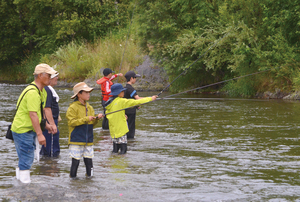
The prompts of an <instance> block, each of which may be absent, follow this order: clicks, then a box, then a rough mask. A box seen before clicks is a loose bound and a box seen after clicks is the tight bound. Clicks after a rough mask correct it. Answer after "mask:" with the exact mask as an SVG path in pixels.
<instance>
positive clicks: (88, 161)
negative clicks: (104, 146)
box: [83, 158, 94, 177]
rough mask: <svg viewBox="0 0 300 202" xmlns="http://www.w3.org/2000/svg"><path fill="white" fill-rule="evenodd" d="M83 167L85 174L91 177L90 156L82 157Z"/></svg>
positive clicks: (91, 161)
mask: <svg viewBox="0 0 300 202" xmlns="http://www.w3.org/2000/svg"><path fill="white" fill-rule="evenodd" d="M83 160H84V164H85V168H86V176H87V177H93V175H94V173H93V160H92V159H91V158H83Z"/></svg>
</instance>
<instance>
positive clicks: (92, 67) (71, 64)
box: [41, 34, 143, 81]
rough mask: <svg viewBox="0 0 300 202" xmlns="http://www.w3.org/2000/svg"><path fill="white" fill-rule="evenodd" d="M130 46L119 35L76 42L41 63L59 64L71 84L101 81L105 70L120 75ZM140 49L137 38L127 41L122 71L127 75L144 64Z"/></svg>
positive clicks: (46, 57) (63, 76)
mask: <svg viewBox="0 0 300 202" xmlns="http://www.w3.org/2000/svg"><path fill="white" fill-rule="evenodd" d="M125 43H126V39H125V38H119V36H118V35H117V34H114V35H110V36H109V37H106V38H103V39H99V40H97V41H96V42H95V43H93V44H90V43H87V42H77V43H75V42H72V43H70V44H68V45H65V46H62V47H60V48H59V49H58V50H57V51H56V52H55V53H54V54H51V55H44V57H42V59H41V62H45V63H48V64H50V65H51V66H54V65H57V71H59V72H60V78H61V79H67V80H68V81H82V80H84V79H85V78H87V77H89V78H94V77H95V78H94V79H95V80H96V79H99V77H102V71H101V70H103V69H104V68H111V69H112V70H114V71H115V72H119V70H120V63H121V58H122V54H123V52H124V46H125ZM142 57H143V55H141V51H140V49H139V48H138V47H137V45H136V44H135V43H134V41H133V39H131V38H130V39H129V40H128V41H127V46H126V50H125V53H124V59H123V62H122V67H121V72H122V73H123V74H125V73H126V72H127V71H128V70H129V69H132V68H133V67H134V66H137V65H138V64H139V63H140V62H141V61H142Z"/></svg>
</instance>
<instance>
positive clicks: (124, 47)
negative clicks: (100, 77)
mask: <svg viewBox="0 0 300 202" xmlns="http://www.w3.org/2000/svg"><path fill="white" fill-rule="evenodd" d="M135 7H136V3H135V4H134V8H133V11H132V16H131V20H130V25H129V29H128V33H127V37H126V42H125V47H124V51H123V56H122V60H121V63H120V69H119V72H121V69H122V63H123V59H124V54H125V50H126V46H127V41H128V38H129V34H130V27H131V24H132V19H133V15H134V11H135ZM117 82H119V77H117Z"/></svg>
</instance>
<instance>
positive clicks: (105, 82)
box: [97, 68, 123, 129]
mask: <svg viewBox="0 0 300 202" xmlns="http://www.w3.org/2000/svg"><path fill="white" fill-rule="evenodd" d="M112 73H114V72H113V71H112V70H111V69H109V68H105V69H104V70H103V76H104V77H102V78H101V79H99V80H97V84H99V85H101V92H102V107H103V109H104V113H105V107H104V105H105V102H106V101H107V100H108V99H109V97H111V95H109V94H110V92H111V90H110V88H111V86H112V85H113V82H112V80H113V79H115V78H117V77H118V76H123V74H122V73H119V74H115V75H112ZM102 128H103V129H108V120H107V118H106V117H104V118H103V121H102Z"/></svg>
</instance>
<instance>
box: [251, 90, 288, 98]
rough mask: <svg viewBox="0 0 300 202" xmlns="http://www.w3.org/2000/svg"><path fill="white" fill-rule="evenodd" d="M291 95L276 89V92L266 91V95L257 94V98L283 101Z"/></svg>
mask: <svg viewBox="0 0 300 202" xmlns="http://www.w3.org/2000/svg"><path fill="white" fill-rule="evenodd" d="M287 95H289V94H288V93H286V92H282V91H281V90H280V89H276V90H275V92H271V91H266V92H264V93H257V94H256V95H255V97H257V98H264V99H282V98H284V97H286V96H287Z"/></svg>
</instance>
